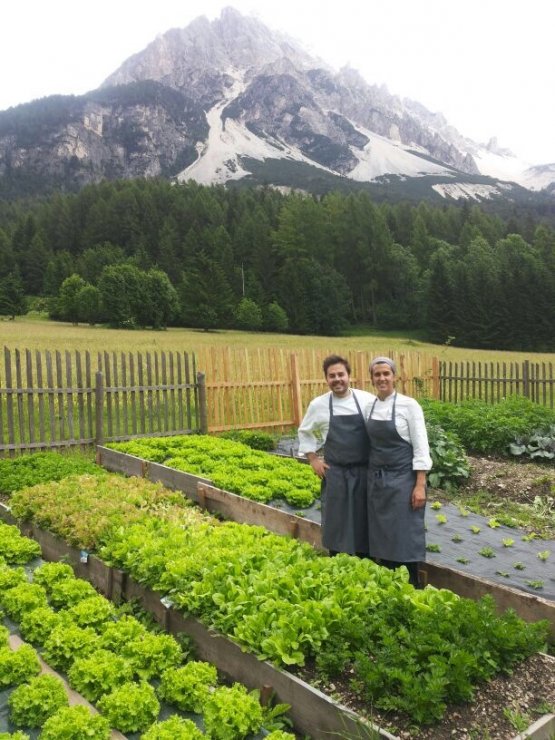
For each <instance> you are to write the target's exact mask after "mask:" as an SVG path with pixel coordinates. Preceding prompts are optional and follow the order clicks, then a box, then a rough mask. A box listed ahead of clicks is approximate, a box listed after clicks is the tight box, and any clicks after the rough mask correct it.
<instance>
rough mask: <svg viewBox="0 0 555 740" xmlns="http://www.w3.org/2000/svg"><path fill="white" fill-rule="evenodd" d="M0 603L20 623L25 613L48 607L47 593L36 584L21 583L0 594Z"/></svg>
mask: <svg viewBox="0 0 555 740" xmlns="http://www.w3.org/2000/svg"><path fill="white" fill-rule="evenodd" d="M0 603H1V604H2V606H3V607H4V609H5V610H6V613H7V614H8V615H9V616H10V617H11V618H12V619H14V620H16V621H17V622H19V621H20V620H21V617H22V616H23V614H25V612H27V611H30V610H32V609H36V608H37V607H38V606H46V605H47V601H46V591H45V590H44V589H43V587H42V586H39V585H37V584H35V583H20V584H18V585H17V586H14V587H13V588H10V589H8V590H7V591H4V592H3V593H0Z"/></svg>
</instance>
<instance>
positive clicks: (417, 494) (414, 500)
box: [411, 483, 426, 509]
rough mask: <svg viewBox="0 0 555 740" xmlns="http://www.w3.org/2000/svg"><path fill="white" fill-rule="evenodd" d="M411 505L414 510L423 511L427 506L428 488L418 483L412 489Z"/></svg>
mask: <svg viewBox="0 0 555 740" xmlns="http://www.w3.org/2000/svg"><path fill="white" fill-rule="evenodd" d="M411 505H412V508H413V509H421V508H422V507H423V506H425V505H426V486H425V485H423V484H422V483H417V484H416V485H415V487H414V488H413V489H412V497H411Z"/></svg>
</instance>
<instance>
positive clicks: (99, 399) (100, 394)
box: [94, 370, 104, 445]
mask: <svg viewBox="0 0 555 740" xmlns="http://www.w3.org/2000/svg"><path fill="white" fill-rule="evenodd" d="M94 407H95V417H96V444H97V445H103V444H104V377H103V375H102V373H101V372H100V370H99V371H98V372H97V373H96V386H95V393H94Z"/></svg>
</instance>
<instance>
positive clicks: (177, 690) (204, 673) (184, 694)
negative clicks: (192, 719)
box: [158, 660, 218, 714]
mask: <svg viewBox="0 0 555 740" xmlns="http://www.w3.org/2000/svg"><path fill="white" fill-rule="evenodd" d="M217 683H218V673H217V671H216V669H215V667H214V666H213V665H211V664H210V663H205V662H203V661H196V660H192V661H190V662H189V663H187V664H186V665H184V666H181V667H180V668H169V669H168V670H166V671H164V673H163V674H162V681H161V683H160V687H159V689H158V694H159V696H160V697H161V698H162V699H164V700H165V701H167V702H168V704H172V705H173V706H175V707H177V708H178V709H180V710H181V711H182V712H196V713H197V714H202V711H203V708H204V705H205V703H206V701H207V699H208V697H209V696H210V690H211V689H212V688H214V687H215V686H216V685H217Z"/></svg>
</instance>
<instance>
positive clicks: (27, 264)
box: [20, 232, 51, 295]
mask: <svg viewBox="0 0 555 740" xmlns="http://www.w3.org/2000/svg"><path fill="white" fill-rule="evenodd" d="M50 258H51V255H50V253H49V252H48V251H47V249H46V248H45V246H44V240H43V238H42V234H41V233H40V232H36V233H35V235H34V236H33V238H32V240H31V244H30V245H29V248H28V250H27V251H26V252H25V254H23V255H22V256H21V258H20V265H21V268H20V269H21V278H22V280H23V285H24V287H25V292H26V293H28V294H31V295H44V281H45V276H46V270H47V267H48V262H49V260H50Z"/></svg>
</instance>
